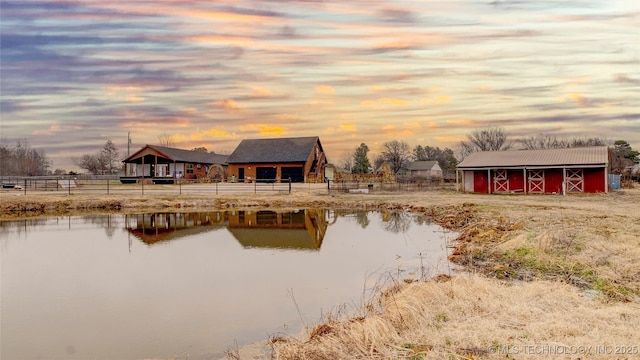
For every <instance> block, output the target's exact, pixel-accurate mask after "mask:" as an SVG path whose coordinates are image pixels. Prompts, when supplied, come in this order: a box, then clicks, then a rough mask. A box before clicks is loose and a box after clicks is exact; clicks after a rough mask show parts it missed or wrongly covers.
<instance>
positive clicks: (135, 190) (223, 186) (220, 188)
mask: <svg viewBox="0 0 640 360" xmlns="http://www.w3.org/2000/svg"><path fill="white" fill-rule="evenodd" d="M129 180H130V179H129ZM309 189H315V190H322V189H325V190H326V191H328V192H329V193H332V192H346V193H370V192H399V191H407V192H412V191H413V192H416V191H418V192H419V191H429V190H443V189H447V190H455V183H451V182H447V181H443V180H441V179H433V180H418V181H415V180H410V181H408V180H400V181H396V182H384V181H375V182H371V181H342V180H340V181H334V180H329V181H327V182H326V183H319V184H309V183H294V182H292V181H291V179H287V180H276V179H253V180H252V181H251V182H212V181H209V180H203V179H173V178H145V179H139V180H137V181H135V180H134V182H133V183H123V182H121V181H120V178H119V177H117V176H73V177H70V176H66V177H0V191H1V192H22V193H24V194H29V193H36V192H50V193H59V194H69V195H71V194H141V195H144V194H153V193H174V194H188V193H210V194H215V195H218V194H224V193H259V192H283V193H291V192H292V191H296V190H309Z"/></svg>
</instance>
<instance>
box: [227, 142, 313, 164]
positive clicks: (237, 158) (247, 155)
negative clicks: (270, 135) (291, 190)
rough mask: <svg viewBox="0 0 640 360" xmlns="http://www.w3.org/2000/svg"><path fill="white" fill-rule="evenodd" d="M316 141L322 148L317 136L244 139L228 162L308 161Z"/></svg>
mask: <svg viewBox="0 0 640 360" xmlns="http://www.w3.org/2000/svg"><path fill="white" fill-rule="evenodd" d="M316 143H317V144H318V145H319V146H320V150H322V145H320V139H319V138H318V137H317V136H310V137H297V138H275V139H247V140H242V141H241V142H240V144H239V145H238V147H237V148H236V149H235V150H234V151H233V153H232V154H231V155H230V156H229V159H228V160H227V162H228V163H229V164H247V163H278V162H306V161H307V159H308V158H309V155H310V154H311V152H312V151H313V149H314V147H315V145H316Z"/></svg>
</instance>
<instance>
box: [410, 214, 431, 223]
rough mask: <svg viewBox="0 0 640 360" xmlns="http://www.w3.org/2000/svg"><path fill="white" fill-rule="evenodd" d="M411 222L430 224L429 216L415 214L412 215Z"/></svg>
mask: <svg viewBox="0 0 640 360" xmlns="http://www.w3.org/2000/svg"><path fill="white" fill-rule="evenodd" d="M413 222H415V223H416V225H431V218H429V217H426V216H417V215H416V216H414V219H413Z"/></svg>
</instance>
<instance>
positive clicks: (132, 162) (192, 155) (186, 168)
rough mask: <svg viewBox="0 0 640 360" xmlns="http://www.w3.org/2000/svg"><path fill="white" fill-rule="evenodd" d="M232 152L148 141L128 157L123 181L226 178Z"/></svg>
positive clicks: (125, 160)
mask: <svg viewBox="0 0 640 360" xmlns="http://www.w3.org/2000/svg"><path fill="white" fill-rule="evenodd" d="M228 157H229V155H220V154H214V153H208V152H205V151H192V150H183V149H176V148H170V147H165V146H156V145H145V146H144V147H143V148H142V149H140V150H138V151H136V152H135V153H134V154H132V155H131V156H129V157H127V158H126V159H124V160H123V161H122V162H124V164H125V175H124V176H123V177H121V178H120V181H121V182H122V183H133V182H136V181H137V180H138V179H141V178H150V179H152V180H153V181H154V183H157V182H169V183H171V182H173V179H177V178H185V179H199V178H210V179H219V180H223V179H224V178H225V172H226V167H227V159H228Z"/></svg>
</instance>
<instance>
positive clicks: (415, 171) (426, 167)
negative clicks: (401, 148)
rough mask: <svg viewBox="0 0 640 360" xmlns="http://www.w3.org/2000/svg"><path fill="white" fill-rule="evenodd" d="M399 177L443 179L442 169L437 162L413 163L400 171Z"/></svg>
mask: <svg viewBox="0 0 640 360" xmlns="http://www.w3.org/2000/svg"><path fill="white" fill-rule="evenodd" d="M398 176H403V177H411V178H441V177H442V168H441V167H440V165H439V164H438V162H437V161H411V162H409V163H407V164H406V165H405V166H403V167H402V168H401V169H400V170H399V171H398Z"/></svg>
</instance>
